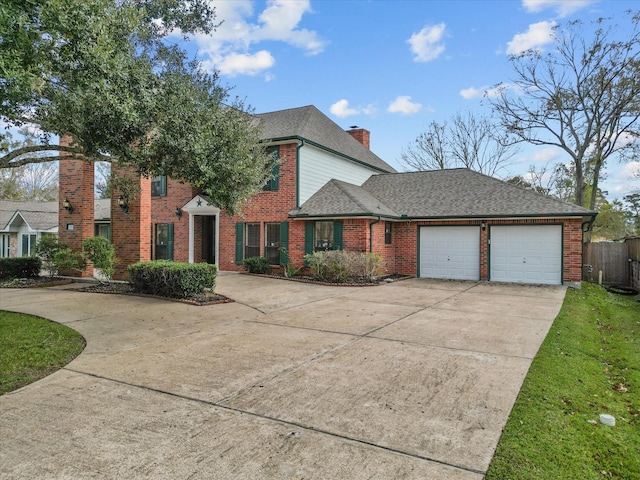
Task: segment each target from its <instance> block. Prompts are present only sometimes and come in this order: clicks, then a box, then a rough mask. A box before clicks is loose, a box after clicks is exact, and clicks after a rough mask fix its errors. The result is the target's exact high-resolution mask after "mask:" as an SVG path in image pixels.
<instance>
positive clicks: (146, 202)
mask: <svg viewBox="0 0 640 480" xmlns="http://www.w3.org/2000/svg"><path fill="white" fill-rule="evenodd" d="M111 168H112V169H113V171H114V172H115V174H116V175H118V176H122V177H130V178H132V179H134V180H136V181H137V182H138V186H139V187H140V192H139V194H138V195H137V197H136V198H134V199H132V198H126V200H127V202H128V204H129V211H128V212H127V213H125V212H124V211H123V210H122V209H121V208H120V207H119V206H118V196H120V195H121V194H122V192H120V191H118V190H113V191H112V192H111V243H112V244H113V246H114V247H115V250H116V257H117V258H118V263H117V264H116V272H115V274H114V276H113V278H114V279H116V280H126V279H127V267H128V266H129V265H131V264H133V263H136V262H145V261H149V260H150V259H151V180H150V179H149V178H145V177H140V176H139V175H137V174H136V171H135V169H133V168H131V167H123V166H118V165H117V164H112V166H111Z"/></svg>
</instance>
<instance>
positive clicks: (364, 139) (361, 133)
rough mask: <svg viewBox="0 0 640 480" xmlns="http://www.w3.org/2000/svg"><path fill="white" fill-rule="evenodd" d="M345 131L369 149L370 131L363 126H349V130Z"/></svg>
mask: <svg viewBox="0 0 640 480" xmlns="http://www.w3.org/2000/svg"><path fill="white" fill-rule="evenodd" d="M347 133H348V134H349V135H351V136H352V137H353V138H355V139H356V140H357V141H359V142H360V143H361V144H362V145H364V146H365V147H366V148H367V149H369V148H370V147H369V139H370V137H371V132H370V131H369V130H366V129H364V128H358V127H356V126H353V127H351V129H350V130H347Z"/></svg>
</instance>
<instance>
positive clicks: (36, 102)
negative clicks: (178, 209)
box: [0, 0, 271, 213]
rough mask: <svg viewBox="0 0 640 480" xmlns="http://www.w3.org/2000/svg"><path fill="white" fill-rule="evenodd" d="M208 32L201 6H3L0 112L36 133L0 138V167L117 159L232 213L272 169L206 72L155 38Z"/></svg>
mask: <svg viewBox="0 0 640 480" xmlns="http://www.w3.org/2000/svg"><path fill="white" fill-rule="evenodd" d="M215 27H216V24H215V11H214V10H213V8H212V7H210V6H209V2H208V1H207V0H65V1H60V0H42V1H39V2H31V1H28V0H16V1H13V2H9V5H4V4H3V6H2V8H0V38H1V39H2V44H3V48H2V50H0V78H2V79H5V80H4V81H0V98H2V99H3V101H2V102H1V103H0V116H1V118H2V121H4V122H5V123H8V124H9V125H12V126H16V127H20V126H24V125H35V126H37V127H38V128H39V129H40V130H42V131H43V132H46V133H45V134H44V135H43V137H42V139H41V140H40V142H39V143H38V144H36V145H29V144H22V145H19V146H16V147H11V146H10V145H9V143H8V142H0V143H1V144H2V148H1V149H0V168H17V167H20V166H22V165H26V164H33V163H40V162H43V161H45V160H43V158H42V157H41V156H39V155H43V154H45V155H48V157H47V161H51V160H58V159H60V158H63V157H64V158H78V159H83V160H86V161H90V162H96V161H106V162H118V164H122V165H131V166H134V167H135V168H136V170H137V171H138V173H140V174H141V175H145V176H150V175H168V176H170V177H173V178H176V179H182V180H185V181H187V182H189V183H191V184H193V185H195V186H197V187H200V188H201V189H202V191H203V193H205V194H207V195H208V196H209V197H210V198H211V200H212V201H213V202H215V203H216V204H217V205H218V206H219V207H221V208H225V209H227V210H228V211H230V212H231V213H233V212H234V211H235V210H236V208H237V207H238V206H239V205H240V204H241V202H242V200H243V199H244V198H246V197H247V196H250V195H251V194H253V193H255V192H257V191H259V190H260V188H261V187H262V185H264V183H265V181H266V179H267V177H268V175H269V173H270V171H271V165H270V164H269V156H268V155H267V153H266V151H265V149H264V147H263V146H261V144H260V140H261V138H260V137H261V134H260V125H259V124H257V122H255V121H254V118H253V117H252V116H251V113H252V112H251V108H250V107H248V106H246V105H245V102H244V101H243V100H241V99H238V98H231V97H230V94H229V91H230V89H229V87H224V86H221V85H220V84H219V81H218V77H217V75H216V74H209V73H206V72H205V71H203V70H202V69H201V66H200V64H199V63H198V62H196V61H188V60H187V57H186V54H185V52H184V51H183V50H181V49H180V48H179V47H178V46H177V45H171V44H169V43H168V42H165V41H164V38H165V37H166V36H167V35H168V34H169V33H170V32H175V31H179V32H181V33H182V34H183V35H185V36H186V35H190V34H194V33H204V34H208V33H211V32H212V31H214V30H215ZM5 46H6V47H7V48H4V47H5ZM62 137H65V138H66V137H68V138H71V139H72V141H71V142H70V144H68V145H67V144H64V143H61V142H59V141H57V139H58V138H62ZM0 140H3V139H2V138H0ZM43 152H45V153H43Z"/></svg>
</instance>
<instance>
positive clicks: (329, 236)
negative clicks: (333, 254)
mask: <svg viewBox="0 0 640 480" xmlns="http://www.w3.org/2000/svg"><path fill="white" fill-rule="evenodd" d="M322 250H333V222H316V224H315V229H314V233H313V251H314V252H318V251H322Z"/></svg>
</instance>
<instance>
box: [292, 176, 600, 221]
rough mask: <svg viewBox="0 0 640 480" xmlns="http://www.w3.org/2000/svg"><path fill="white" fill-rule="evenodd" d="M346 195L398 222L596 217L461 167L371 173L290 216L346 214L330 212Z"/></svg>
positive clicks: (320, 194) (363, 212) (364, 212)
mask: <svg viewBox="0 0 640 480" xmlns="http://www.w3.org/2000/svg"><path fill="white" fill-rule="evenodd" d="M346 191H349V192H350V194H351V195H352V196H355V195H363V194H364V193H366V194H367V195H369V196H370V197H372V198H374V199H375V200H376V201H377V202H378V203H379V204H380V205H381V209H382V208H383V209H385V210H386V212H387V213H380V214H379V215H381V216H388V217H397V218H402V217H404V216H405V215H406V216H407V217H408V218H413V219H418V218H425V219H427V218H429V219H430V218H474V217H475V218H480V217H486V218H491V217H529V216H533V217H540V216H549V217H561V216H593V215H595V212H592V211H590V210H588V209H586V208H582V207H578V206H577V205H574V204H572V203H568V202H564V201H562V200H559V199H557V198H555V197H551V196H548V195H542V194H539V193H537V192H534V191H532V190H526V189H524V188H521V187H518V186H516V185H512V184H509V183H507V182H504V181H502V180H498V179H496V178H492V177H489V176H487V175H483V174H481V173H478V172H474V171H471V170H467V169H463V168H461V169H450V170H433V171H428V172H410V173H393V174H380V175H372V176H371V177H369V179H368V180H367V181H366V182H364V184H363V185H362V186H361V187H357V186H355V185H351V186H350V187H349V188H346V187H343V188H341V189H340V190H336V189H332V190H329V189H324V188H322V189H320V190H319V191H318V192H316V193H315V194H314V195H313V196H312V197H311V198H310V199H309V200H308V201H307V202H305V203H304V205H302V206H301V208H300V209H298V210H295V211H292V212H291V215H292V216H294V217H295V216H299V215H301V214H302V215H305V216H309V217H314V216H317V217H321V216H325V217H327V216H339V215H340V214H343V213H344V212H342V211H335V212H333V211H332V210H333V209H335V207H336V206H337V205H341V204H343V203H344V202H345V199H338V198H333V197H337V196H339V195H342V196H344V193H343V192H346ZM357 192H359V193H357ZM362 192H364V193H362ZM371 204H372V203H371V200H369V201H368V204H365V206H366V207H365V208H361V209H360V211H359V212H353V214H354V215H360V216H367V215H370V214H371V213H372V212H371V209H370V208H368V207H369V206H370V205H371ZM391 212H393V213H391ZM376 215H377V214H376Z"/></svg>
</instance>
